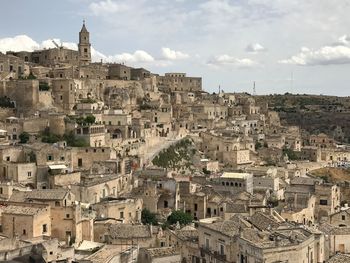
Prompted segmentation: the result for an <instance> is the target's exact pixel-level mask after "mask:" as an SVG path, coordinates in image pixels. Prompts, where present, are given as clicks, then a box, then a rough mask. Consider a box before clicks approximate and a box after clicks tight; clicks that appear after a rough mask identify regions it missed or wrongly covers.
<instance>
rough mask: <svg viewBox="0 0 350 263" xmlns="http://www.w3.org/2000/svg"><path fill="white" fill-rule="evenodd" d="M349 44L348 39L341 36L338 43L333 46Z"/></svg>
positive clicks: (345, 36)
mask: <svg viewBox="0 0 350 263" xmlns="http://www.w3.org/2000/svg"><path fill="white" fill-rule="evenodd" d="M349 44H350V37H348V36H347V35H343V36H341V37H340V38H338V41H337V42H335V43H334V44H333V46H342V45H343V46H346V45H349Z"/></svg>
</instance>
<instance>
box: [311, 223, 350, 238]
mask: <svg viewBox="0 0 350 263" xmlns="http://www.w3.org/2000/svg"><path fill="white" fill-rule="evenodd" d="M318 230H320V231H322V232H323V233H325V234H328V235H350V227H337V226H333V225H331V224H329V223H326V222H324V223H321V224H320V225H319V227H318Z"/></svg>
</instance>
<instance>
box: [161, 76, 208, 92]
mask: <svg viewBox="0 0 350 263" xmlns="http://www.w3.org/2000/svg"><path fill="white" fill-rule="evenodd" d="M156 79H157V86H158V89H159V90H163V91H186V92H196V91H201V90H202V78H197V77H187V76H186V73H165V75H164V76H158V75H157V76H156Z"/></svg>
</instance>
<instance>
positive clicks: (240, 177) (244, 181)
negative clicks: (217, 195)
mask: <svg viewBox="0 0 350 263" xmlns="http://www.w3.org/2000/svg"><path fill="white" fill-rule="evenodd" d="M213 183H214V184H213V187H214V189H215V190H216V191H218V192H230V193H239V192H243V191H246V192H248V193H250V194H252V193H253V175H252V174H249V173H232V172H231V173H229V172H225V173H223V174H222V175H221V176H220V177H217V178H214V179H213Z"/></svg>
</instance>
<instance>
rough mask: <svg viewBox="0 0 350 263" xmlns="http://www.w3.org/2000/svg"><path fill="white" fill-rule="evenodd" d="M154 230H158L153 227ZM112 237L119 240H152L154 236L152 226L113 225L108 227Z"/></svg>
mask: <svg viewBox="0 0 350 263" xmlns="http://www.w3.org/2000/svg"><path fill="white" fill-rule="evenodd" d="M153 229H154V230H158V228H157V227H155V226H153ZM108 230H109V233H110V236H111V237H112V238H114V239H118V238H151V237H152V234H151V231H150V226H146V225H131V224H111V225H109V227H108Z"/></svg>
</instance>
